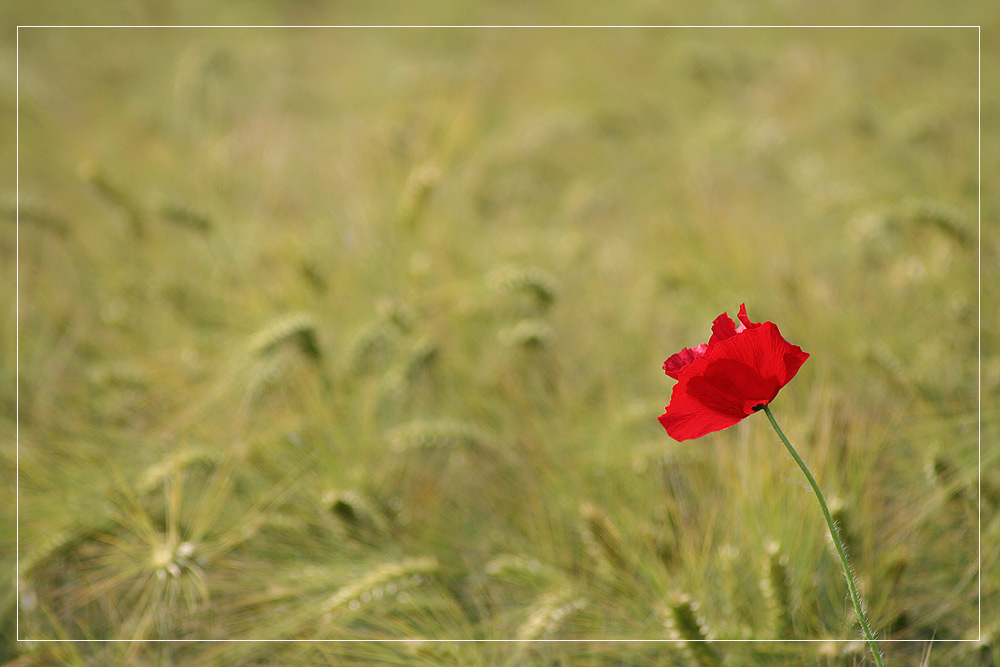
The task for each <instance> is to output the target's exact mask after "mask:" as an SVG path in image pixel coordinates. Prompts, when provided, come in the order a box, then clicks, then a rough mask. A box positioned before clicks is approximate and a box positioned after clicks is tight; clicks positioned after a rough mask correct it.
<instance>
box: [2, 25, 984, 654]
mask: <svg viewBox="0 0 1000 667" xmlns="http://www.w3.org/2000/svg"><path fill="white" fill-rule="evenodd" d="M22 28H25V29H29V28H81V29H88V28H151V29H175V28H221V29H227V28H290V29H297V28H317V29H329V28H341V29H357V28H379V29H400V28H453V29H470V28H521V29H548V28H595V29H634V28H715V29H736V28H771V29H809V28H831V29H832V28H975V29H976V35H977V55H978V69H977V87H978V90H977V93H978V116H977V121H978V128H977V132H978V137H977V139H978V141H977V171H978V187H977V223H976V228H977V233H978V236H977V246H976V267H977V282H976V290H977V300H976V305H977V311H978V317H977V327H978V328H977V330H976V356H977V372H976V390H977V402H976V403H977V416H978V419H977V425H976V426H977V431H976V432H977V438H978V445H977V446H978V449H977V456H978V459H977V460H978V466H979V471H978V479H977V487H976V491H977V517H978V526H977V528H978V536H979V538H978V545H977V551H976V558H977V570H978V571H977V585H978V595H977V599H978V610H977V613H978V624H979V629H978V632H979V636H978V637H976V638H975V639H876V641H877V642H885V643H925V642H926V643H967V642H980V641H982V638H983V596H982V592H983V555H982V543H983V498H982V483H983V385H982V360H983V344H982V326H983V309H982V299H983V285H982V281H983V271H982V260H983V251H982V247H983V245H982V244H983V230H982V223H983V214H982V210H983V157H982V156H983V83H982V82H983V74H982V72H983V36H982V33H983V29H982V25H514V24H508V25H225V26H220V25H18V26H17V37H16V41H15V50H16V56H15V67H16V73H15V87H16V95H15V210H16V214H15V215H16V230H15V245H16V254H15V257H16V271H15V289H16V294H15V298H14V304H15V305H14V313H15V315H14V317H15V322H16V333H15V337H14V341H15V343H14V345H15V363H14V368H15V399H14V404H15V434H16V435H15V460H16V464H15V465H16V480H15V501H16V509H15V517H16V521H15V528H14V533H15V548H14V553H15V571H14V579H15V584H14V585H15V595H16V599H15V603H14V607H15V608H14V614H15V617H14V628H15V630H14V637H15V640H16V642H17V643H21V642H45V643H50V642H53V643H54V642H106V643H113V642H128V643H132V642H137V641H138V642H150V643H168V642H188V643H198V642H281V643H292V642H296V643H328V642H337V643H344V642H372V643H374V642H415V641H419V642H452V643H457V642H517V643H534V642H539V643H543V642H546V643H566V642H569V643H579V642H592V643H637V644H638V643H678V642H685V641H691V640H683V639H667V638H664V639H530V640H529V639H423V638H411V639H31V638H22V637H21V588H20V581H21V578H20V570H21V521H20V516H21V513H20V512H21V474H20V471H21V458H20V454H21V448H20V436H21V391H20V382H18V380H17V378H19V377H20V372H21V326H20V324H21V316H20V313H21V234H20V232H21V29H22ZM698 641H707V642H713V643H716V642H717V643H728V642H741V643H755V642H771V643H785V642H814V643H815V642H818V643H849V642H857V641H860V639H859V638H854V639H705V640H698Z"/></svg>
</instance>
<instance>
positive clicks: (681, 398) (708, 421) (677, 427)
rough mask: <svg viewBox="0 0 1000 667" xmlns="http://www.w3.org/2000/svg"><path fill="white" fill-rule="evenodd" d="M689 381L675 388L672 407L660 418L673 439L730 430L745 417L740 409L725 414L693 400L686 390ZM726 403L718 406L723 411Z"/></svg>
mask: <svg viewBox="0 0 1000 667" xmlns="http://www.w3.org/2000/svg"><path fill="white" fill-rule="evenodd" d="M693 377H699V376H697V375H696V376H693ZM688 379H690V378H688ZM688 379H682V380H681V381H679V382H678V383H677V384H675V385H674V390H673V393H672V394H671V396H670V405H668V406H667V407H666V411H665V412H664V413H663V414H662V415H660V424H662V425H663V428H665V429H666V430H667V434H668V435H670V437H671V438H673V439H674V440H678V441H680V440H691V439H692V438H700V437H701V436H703V435H706V434H708V433H712V432H713V431H721V430H722V429H724V428H729V427H730V426H732V425H733V424H735V423H737V422H738V421H740V420H741V419H743V418H744V417H745V416H746V415H744V414H742V411H741V410H739V408H738V407H737V406H731V409H727V410H725V411H722V410H718V409H714V408H712V407H709V406H707V405H706V404H705V403H703V402H702V401H701V400H698V399H696V398H694V397H692V396H691V395H690V394H689V393H688V391H687V389H688ZM723 403H724V401H720V402H719V405H718V406H717V407H719V408H723Z"/></svg>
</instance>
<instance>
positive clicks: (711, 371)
mask: <svg viewBox="0 0 1000 667" xmlns="http://www.w3.org/2000/svg"><path fill="white" fill-rule="evenodd" d="M739 320H740V324H739V325H738V326H737V325H736V323H735V322H733V321H732V320H731V319H730V318H729V315H727V314H726V313H723V314H722V315H719V316H718V317H717V318H716V319H715V322H714V323H713V324H712V337H711V338H710V339H709V340H708V343H702V344H701V345H699V346H698V347H695V348H684V349H682V350H681V351H680V352H678V353H677V354H675V355H672V356H671V357H670V358H669V359H667V360H666V361H665V362H663V371H664V372H665V373H666V374H667V375H669V376H670V377H672V378H674V379H676V380H677V384H675V385H674V390H673V393H672V394H671V396H670V405H668V406H667V408H666V412H665V413H663V414H662V415H660V423H661V424H663V428H665V429H666V430H667V433H668V434H669V435H670V437H672V438H674V439H675V440H690V439H691V438H700V437H701V436H703V435H705V434H706V433H711V432H713V431H721V430H722V429H724V428H729V427H730V426H732V425H733V424H735V423H736V422H738V421H740V420H741V419H743V418H744V417H749V416H750V415H751V414H753V413H754V412H755V411H757V410H760V409H761V408H762V407H764V406H765V405H767V404H768V403H770V402H771V401H772V400H774V397H775V396H777V395H778V391H779V390H780V389H781V388H782V387H784V386H785V385H786V384H788V383H789V382H790V381H791V379H792V378H793V377H795V374H796V373H798V371H799V368H800V367H801V366H802V364H804V363H805V361H806V359H808V358H809V355H808V354H807V353H805V352H803V351H802V349H801V348H800V347H799V346H797V345H792V344H791V343H789V342H788V341H786V340H785V339H784V338H782V337H781V332H779V331H778V327H777V326H776V325H775V324H774V323H773V322H764V323H760V322H756V323H755V322H751V321H750V318H749V317H747V309H746V305H745V304H742V305H740V312H739Z"/></svg>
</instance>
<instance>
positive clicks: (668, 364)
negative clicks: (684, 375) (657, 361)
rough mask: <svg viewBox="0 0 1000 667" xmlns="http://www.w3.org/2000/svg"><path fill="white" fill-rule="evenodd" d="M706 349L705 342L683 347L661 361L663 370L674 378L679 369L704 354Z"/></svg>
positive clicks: (681, 369)
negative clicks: (695, 345)
mask: <svg viewBox="0 0 1000 667" xmlns="http://www.w3.org/2000/svg"><path fill="white" fill-rule="evenodd" d="M707 351H708V344H707V343H702V344H701V345H699V346H697V347H693V348H692V347H685V348H684V349H682V350H681V351H680V352H678V353H677V354H673V355H671V356H670V357H669V358H668V359H667V360H666V361H664V362H663V372H664V373H666V374H667V375H669V376H670V377H672V378H673V379H675V380H676V379H677V377H678V375H679V374H680V372H681V371H683V370H684V369H685V368H686V367H687V366H688V365H689V364H690V363H691V362H692V361H694V360H695V359H697V358H698V357H703V356H705V353H706V352H707Z"/></svg>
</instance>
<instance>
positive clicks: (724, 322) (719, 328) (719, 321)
mask: <svg viewBox="0 0 1000 667" xmlns="http://www.w3.org/2000/svg"><path fill="white" fill-rule="evenodd" d="M735 335H736V324H735V323H734V322H733V320H732V319H730V317H729V314H728V313H722V314H721V315H719V316H718V317H716V318H715V321H714V322H712V337H711V338H709V339H708V346H709V347H711V346H713V345H715V344H716V343H718V342H720V341H724V340H729V339H730V338H732V337H733V336H735Z"/></svg>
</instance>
